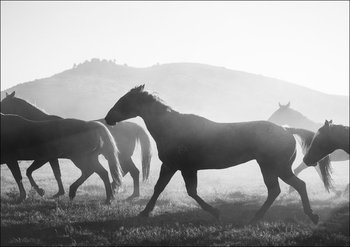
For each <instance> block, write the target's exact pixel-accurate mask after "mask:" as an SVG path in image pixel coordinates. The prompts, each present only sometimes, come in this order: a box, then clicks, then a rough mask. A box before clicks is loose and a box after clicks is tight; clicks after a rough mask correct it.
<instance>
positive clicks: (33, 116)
mask: <svg viewBox="0 0 350 247" xmlns="http://www.w3.org/2000/svg"><path fill="white" fill-rule="evenodd" d="M21 116H23V117H25V118H27V119H30V120H33V121H43V120H56V119H60V118H61V117H58V116H55V115H49V114H47V113H45V112H43V111H41V110H39V109H37V108H35V107H33V109H31V110H30V111H26V113H25V114H23V115H21Z"/></svg>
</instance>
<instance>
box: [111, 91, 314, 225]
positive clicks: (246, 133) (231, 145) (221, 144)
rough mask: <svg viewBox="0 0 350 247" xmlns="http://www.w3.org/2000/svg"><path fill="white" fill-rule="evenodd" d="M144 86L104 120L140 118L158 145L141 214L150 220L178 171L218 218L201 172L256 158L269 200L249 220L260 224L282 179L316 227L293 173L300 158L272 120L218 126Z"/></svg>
mask: <svg viewBox="0 0 350 247" xmlns="http://www.w3.org/2000/svg"><path fill="white" fill-rule="evenodd" d="M144 86H145V85H141V86H138V87H135V88H132V89H131V90H130V91H129V92H127V93H126V94H125V95H124V96H122V97H121V98H120V99H119V100H118V101H117V102H116V104H115V105H114V106H113V107H112V108H111V109H110V110H109V111H108V113H107V115H106V117H105V120H106V123H107V124H109V125H115V124H116V122H120V121H123V120H126V119H129V118H134V117H137V116H139V117H141V118H142V119H143V120H144V122H145V124H146V127H147V129H148V130H149V132H150V134H151V135H152V137H153V138H154V140H155V142H156V144H157V149H158V156H159V159H160V160H161V161H162V165H161V170H160V174H159V178H158V181H157V183H156V185H155V187H154V192H153V195H152V197H151V199H150V200H149V202H148V203H147V205H146V207H145V209H144V210H143V211H142V212H141V213H140V216H144V217H148V216H149V214H150V213H151V211H152V210H153V208H154V206H155V204H156V201H157V199H158V197H159V195H160V194H161V192H162V191H163V190H164V188H165V187H166V185H167V184H168V183H169V181H170V179H171V178H172V177H173V175H174V174H175V172H176V171H178V170H180V171H181V174H182V177H183V179H184V181H185V186H186V190H187V194H188V195H189V196H190V197H192V198H193V199H194V200H195V201H196V202H197V203H198V204H199V205H200V206H201V208H202V209H203V210H205V211H207V212H209V213H210V214H211V215H213V216H214V217H215V218H217V219H219V218H220V212H219V210H218V209H216V208H214V207H212V206H211V205H209V204H208V203H206V202H205V201H204V200H203V199H202V198H201V197H200V196H199V195H198V194H197V171H198V170H202V169H224V168H228V167H232V166H235V165H238V164H241V163H245V162H247V161H249V160H253V159H255V160H257V162H258V164H259V166H260V169H261V173H262V175H263V178H264V182H265V185H266V187H267V190H268V196H267V199H266V201H265V203H264V204H263V205H262V206H261V208H260V209H259V210H258V211H257V213H256V214H255V216H254V217H253V219H252V220H251V222H252V223H254V222H257V221H258V220H260V219H261V218H262V217H263V216H264V214H265V213H266V211H267V210H268V209H269V208H270V206H271V205H272V203H273V202H274V201H275V199H276V198H277V196H278V195H279V194H280V192H281V190H280V186H279V181H278V178H281V179H282V180H283V181H284V182H286V183H287V184H289V185H291V186H293V187H294V188H295V189H296V190H297V191H298V192H299V194H300V196H301V200H302V203H303V208H304V212H305V214H306V215H307V216H308V217H309V218H310V219H311V221H312V222H313V223H315V224H317V222H318V219H319V217H318V215H317V214H314V213H313V211H312V209H311V206H310V202H309V198H308V195H307V191H306V185H305V182H303V181H302V180H301V179H299V178H297V177H296V176H295V175H294V174H293V172H292V170H291V165H292V163H293V161H294V159H295V157H296V146H295V139H294V137H293V135H292V134H290V133H289V132H288V131H286V130H285V129H284V128H283V127H281V126H278V125H276V124H273V123H271V122H268V121H253V122H240V123H217V122H214V121H211V120H208V119H206V118H204V117H201V116H197V115H194V114H182V113H179V112H177V111H175V110H173V109H172V108H171V107H169V106H167V105H166V104H164V103H163V102H162V101H161V100H160V99H159V98H158V97H156V96H154V95H153V94H150V93H148V92H147V91H145V90H144Z"/></svg>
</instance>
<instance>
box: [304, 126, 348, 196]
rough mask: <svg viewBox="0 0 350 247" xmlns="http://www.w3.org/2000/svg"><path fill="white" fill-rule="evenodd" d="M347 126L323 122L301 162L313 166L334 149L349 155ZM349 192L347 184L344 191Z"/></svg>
mask: <svg viewBox="0 0 350 247" xmlns="http://www.w3.org/2000/svg"><path fill="white" fill-rule="evenodd" d="M349 148H350V147H349V126H344V125H336V124H332V120H331V121H327V120H326V121H325V123H324V125H323V126H322V127H321V128H320V129H319V130H318V131H317V132H316V134H315V135H314V137H313V139H312V141H311V144H310V147H309V149H308V150H307V152H306V154H305V156H304V158H303V161H304V163H305V164H306V165H314V164H315V163H316V162H317V161H318V160H320V159H322V158H323V157H326V156H327V155H328V154H330V153H332V152H333V151H334V150H336V149H341V150H344V151H345V152H347V153H349ZM348 190H349V184H348V186H347V188H346V189H345V191H348Z"/></svg>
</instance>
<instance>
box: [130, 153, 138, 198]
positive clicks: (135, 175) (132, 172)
mask: <svg viewBox="0 0 350 247" xmlns="http://www.w3.org/2000/svg"><path fill="white" fill-rule="evenodd" d="M127 162H128V168H129V169H128V170H129V172H130V175H131V177H132V179H133V180H134V192H133V193H132V195H131V196H130V197H128V198H127V200H131V199H133V198H135V197H139V196H140V171H139V169H137V167H136V166H135V164H134V162H133V161H132V159H131V157H130V158H129V160H128V161H127Z"/></svg>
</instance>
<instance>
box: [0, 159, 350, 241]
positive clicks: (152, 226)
mask: <svg viewBox="0 0 350 247" xmlns="http://www.w3.org/2000/svg"><path fill="white" fill-rule="evenodd" d="M135 163H137V164H139V161H138V160H137V159H136V162H135ZM60 164H61V169H62V178H63V183H64V185H65V189H66V195H64V196H63V197H61V198H59V199H50V196H52V195H53V194H54V193H56V192H57V184H56V181H55V179H54V176H53V174H52V171H51V168H50V166H49V165H45V166H44V167H42V168H41V169H40V170H38V171H36V172H35V173H34V179H36V181H37V182H38V184H39V185H40V186H41V187H42V188H44V189H45V191H46V195H45V196H44V197H43V198H42V197H40V196H38V195H37V194H36V192H35V191H33V190H31V189H30V184H29V181H28V179H27V178H26V177H25V170H26V168H27V167H28V165H29V163H28V162H22V163H21V165H20V166H21V170H22V175H24V179H23V182H24V186H25V188H26V190H27V192H28V198H27V199H26V200H25V201H24V202H23V203H21V204H17V203H15V200H16V197H17V196H18V194H19V193H18V189H17V185H16V183H15V181H14V179H13V177H12V175H11V173H10V171H9V170H8V168H7V167H6V166H2V167H1V245H220V246H222V245H325V246H330V245H344V246H349V240H350V237H349V196H348V195H345V196H337V195H335V194H334V193H327V192H325V190H324V188H323V185H322V182H321V181H320V180H319V178H318V177H317V174H316V172H315V171H314V169H313V168H310V169H308V170H305V171H304V172H303V173H302V174H300V178H302V179H303V180H304V181H305V182H306V183H307V189H308V193H309V198H310V201H311V206H312V208H313V210H314V211H315V212H316V213H318V214H319V215H320V222H319V224H318V225H316V226H315V225H313V224H312V223H311V221H310V220H309V219H308V218H307V217H306V216H305V215H304V213H303V210H302V206H301V202H300V197H299V195H298V194H297V193H296V192H293V193H291V194H289V193H288V187H287V185H285V184H284V183H283V182H282V181H280V185H281V190H282V193H281V194H280V196H279V197H278V198H277V200H276V201H275V203H274V204H273V205H272V207H271V208H270V209H269V211H268V212H267V214H266V215H265V217H264V219H263V220H262V221H261V222H259V223H258V224H254V225H250V224H248V222H249V220H250V219H251V218H252V217H253V216H254V213H255V212H256V211H257V210H258V209H259V207H260V206H261V205H262V203H263V202H264V200H265V199H266V194H267V193H266V188H265V185H264V183H263V180H262V176H261V174H260V170H259V168H258V166H257V164H256V163H255V162H249V163H247V164H243V165H241V166H237V167H234V168H230V169H226V170H221V171H219V170H212V171H200V172H199V178H198V180H199V181H198V182H199V184H198V192H199V195H201V196H202V197H203V199H204V200H206V201H207V202H209V203H210V204H211V205H213V206H215V207H217V208H219V209H220V211H221V216H222V219H221V220H220V221H217V220H215V219H214V218H213V217H212V216H211V215H209V214H208V213H206V212H204V211H203V210H202V209H200V208H199V206H198V205H197V203H196V202H195V201H194V200H193V199H191V198H190V197H189V196H188V195H187V194H186V190H185V186H184V182H183V180H182V178H181V176H180V173H179V172H178V173H176V174H175V176H174V178H173V179H172V180H171V182H170V183H169V185H168V186H167V188H166V189H165V190H164V192H163V193H162V195H161V196H160V198H159V199H158V202H157V204H156V207H155V209H154V211H153V212H152V215H151V217H149V218H141V217H138V213H139V212H140V211H141V210H142V209H143V208H144V207H145V205H146V203H147V202H148V199H149V198H150V196H151V194H152V192H153V186H154V184H155V182H156V180H157V178H158V172H159V167H160V163H159V161H157V160H155V159H154V160H153V162H152V166H151V176H150V179H149V181H147V182H145V183H141V197H140V198H138V199H135V200H133V201H126V200H125V199H126V198H127V197H128V196H129V195H130V194H131V193H132V180H131V177H130V176H129V175H127V176H126V177H125V179H124V181H123V182H124V184H123V186H122V188H121V190H120V192H119V193H118V195H117V197H116V199H115V200H114V201H113V202H112V204H111V205H105V204H104V200H105V190H104V187H103V184H102V181H101V180H100V179H99V178H98V177H97V175H93V176H92V177H90V178H89V179H88V180H87V181H86V182H85V183H84V184H83V185H82V186H81V187H80V188H79V190H78V193H77V196H76V198H75V199H74V200H73V201H72V202H71V201H69V199H68V195H67V194H68V188H69V185H70V184H71V183H72V182H73V181H74V180H75V179H77V178H78V177H79V176H80V171H79V170H78V169H77V168H76V167H75V166H74V165H73V164H72V163H71V162H70V161H67V160H61V161H60ZM333 167H334V173H333V178H334V184H335V186H336V188H337V190H339V191H341V190H344V188H345V186H346V184H347V183H348V182H349V175H348V174H349V165H348V164H347V163H346V162H345V163H344V164H340V165H337V166H333Z"/></svg>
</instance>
